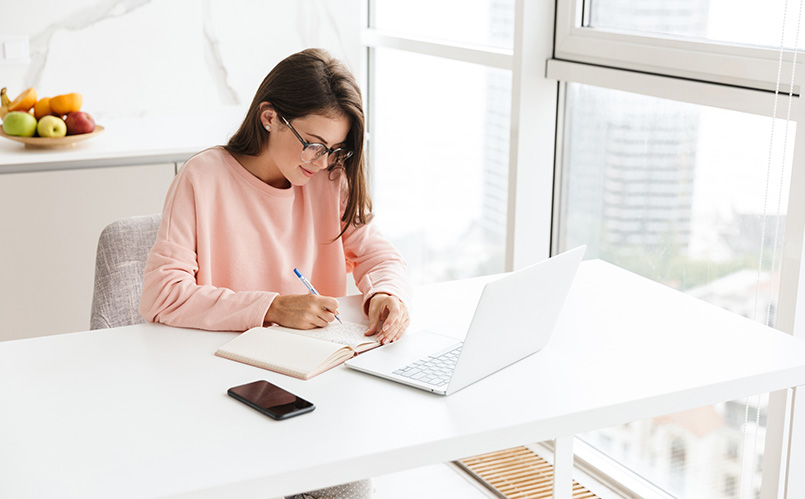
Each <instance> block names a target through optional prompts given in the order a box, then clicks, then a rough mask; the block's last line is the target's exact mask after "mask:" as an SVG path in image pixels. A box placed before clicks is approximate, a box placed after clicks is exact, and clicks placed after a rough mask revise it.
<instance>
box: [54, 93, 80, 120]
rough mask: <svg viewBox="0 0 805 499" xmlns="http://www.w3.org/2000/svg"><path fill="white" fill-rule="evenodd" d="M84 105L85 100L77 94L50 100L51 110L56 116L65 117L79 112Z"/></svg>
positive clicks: (63, 95)
mask: <svg viewBox="0 0 805 499" xmlns="http://www.w3.org/2000/svg"><path fill="white" fill-rule="evenodd" d="M83 103H84V98H83V97H81V94H77V93H75V92H74V93H71V94H62V95H57V96H56V97H53V98H51V99H50V109H52V110H53V113H54V114H59V115H65V114H69V113H73V112H75V111H79V110H80V109H81V104H83Z"/></svg>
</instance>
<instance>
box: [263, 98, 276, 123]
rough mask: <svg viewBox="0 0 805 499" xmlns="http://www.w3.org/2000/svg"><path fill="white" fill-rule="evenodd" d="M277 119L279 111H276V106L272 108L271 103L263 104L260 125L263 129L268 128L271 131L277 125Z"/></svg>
mask: <svg viewBox="0 0 805 499" xmlns="http://www.w3.org/2000/svg"><path fill="white" fill-rule="evenodd" d="M277 119H278V118H277V111H276V110H274V106H272V105H271V103H270V102H261V103H260V124H261V125H262V126H263V128H266V127H268V128H269V129H270V128H271V127H273V126H274V125H275V124H276V122H277Z"/></svg>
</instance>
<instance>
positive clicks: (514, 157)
mask: <svg viewBox="0 0 805 499" xmlns="http://www.w3.org/2000/svg"><path fill="white" fill-rule="evenodd" d="M374 3H375V1H374V0H366V8H364V9H362V19H361V26H362V28H361V46H362V48H363V49H364V50H363V54H362V58H361V75H362V78H361V85H362V87H363V92H364V95H365V96H366V108H367V109H368V112H367V127H366V129H367V141H368V148H369V153H370V157H373V156H374V154H373V152H374V150H373V147H374V146H373V144H372V139H371V137H372V135H373V126H374V119H373V109H374V107H375V102H374V92H373V91H372V85H373V84H374V83H373V79H374V76H373V71H374V67H375V63H374V58H375V53H374V49H376V48H381V47H382V48H392V49H397V50H403V51H407V52H413V53H418V54H423V55H430V56H436V57H442V58H445V59H450V60H455V61H461V62H466V63H471V64H480V65H483V66H488V67H494V68H499V69H507V70H511V72H512V102H511V123H510V130H511V132H510V133H511V136H510V140H509V172H508V190H507V214H506V219H507V222H506V248H505V255H506V257H505V263H504V270H506V271H511V270H516V269H519V268H522V267H525V266H527V265H530V264H532V263H536V262H538V261H540V260H542V259H545V258H548V257H549V256H550V249H551V223H552V215H551V210H552V203H553V201H552V200H553V185H554V172H553V165H554V145H555V137H556V99H557V93H558V84H557V83H556V82H555V81H552V80H548V79H546V78H545V68H544V61H546V60H548V59H550V58H551V57H552V55H553V30H554V19H555V11H554V7H555V6H554V4H553V2H532V1H528V0H514V5H515V16H514V23H515V26H514V42H513V47H512V49H510V50H509V49H502V48H499V47H493V46H486V45H477V44H470V43H462V42H451V41H446V40H442V39H436V38H429V37H423V36H415V35H408V34H404V33H399V32H394V31H390V30H383V29H378V28H374V27H373V26H374V24H375V23H374V19H373V13H374V10H375V7H374ZM534 61H542V63H540V64H534ZM534 110H537V112H534ZM534 137H537V140H534ZM523 158H525V159H523ZM371 180H372V179H371V176H370V182H371ZM518 215H519V216H518Z"/></svg>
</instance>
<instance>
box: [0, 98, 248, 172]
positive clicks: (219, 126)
mask: <svg viewBox="0 0 805 499" xmlns="http://www.w3.org/2000/svg"><path fill="white" fill-rule="evenodd" d="M245 114H246V110H245V108H241V107H237V108H227V109H224V110H222V111H220V112H216V113H207V114H195V115H182V116H147V117H140V118H127V119H102V118H99V119H98V120H97V123H98V124H99V125H102V126H103V127H104V128H105V130H104V132H103V133H101V134H100V135H97V136H95V137H92V138H89V139H87V140H85V141H82V142H78V143H76V144H75V145H74V146H73V147H68V148H54V149H29V148H26V147H25V145H24V144H22V143H21V142H16V141H12V140H8V139H5V138H2V137H0V174H4V173H21V172H41V171H54V170H73V169H86V168H100V167H109V166H131V165H145V164H157V163H182V162H184V161H185V160H187V159H188V158H189V157H191V156H192V155H194V154H196V153H197V152H199V151H201V150H203V149H206V148H208V147H212V146H215V145H220V144H224V143H226V141H227V140H228V139H229V137H230V136H232V135H233V134H234V133H235V132H236V131H237V129H238V127H239V126H240V123H241V121H242V120H243V117H244V116H245Z"/></svg>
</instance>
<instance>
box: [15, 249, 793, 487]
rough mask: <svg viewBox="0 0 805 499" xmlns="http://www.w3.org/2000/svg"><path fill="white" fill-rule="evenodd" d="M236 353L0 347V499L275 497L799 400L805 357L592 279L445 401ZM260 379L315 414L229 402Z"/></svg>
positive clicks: (420, 303) (170, 334)
mask: <svg viewBox="0 0 805 499" xmlns="http://www.w3.org/2000/svg"><path fill="white" fill-rule="evenodd" d="M482 282H483V279H474V280H469V281H464V282H453V283H445V284H440V285H434V286H426V287H420V288H418V289H417V290H416V303H415V307H414V317H415V323H414V324H413V325H412V329H411V331H414V330H416V329H417V328H418V327H421V326H424V325H427V326H428V327H430V328H433V329H436V330H443V331H445V332H448V333H453V334H456V335H460V332H461V331H463V330H464V329H465V328H466V325H467V324H468V323H469V320H470V312H471V311H472V309H473V308H474V301H475V298H476V297H477V295H478V293H479V292H480V285H481V283H482ZM436 305H438V306H436ZM343 308H344V305H343V304H342V309H343ZM527 316H528V311H524V314H523V317H524V320H527ZM34 320H35V319H34ZM232 337H233V334H231V333H212V332H204V331H192V330H183V329H174V328H169V327H163V326H156V325H144V326H132V327H126V328H118V329H112V330H102V331H92V332H82V333H74V334H67V335H58V336H51V337H44V338H35V339H30V340H19V341H9V342H5V343H0V497H81V498H92V497H103V498H106V497H154V496H184V497H193V498H198V497H227V498H229V497H238V498H248V497H260V498H266V497H274V496H279V495H282V494H286V493H292V492H297V491H301V490H304V489H312V488H318V487H322V486H328V485H333V484H336V483H340V482H346V481H351V480H357V479H362V478H366V477H370V476H376V475H380V474H384V473H389V472H392V471H396V470H402V469H406V468H411V467H416V466H420V465H425V464H428V463H436V462H443V461H449V460H454V459H458V458H462V457H467V456H471V455H475V454H479V453H483V452H488V451H492V450H496V449H503V448H507V447H511V446H515V445H518V444H522V443H528V442H537V441H542V440H547V439H553V438H557V437H565V436H568V435H572V434H575V433H579V432H584V431H588V430H591V429H595V428H600V427H606V426H609V425H614V424H619V423H624V422H627V421H632V420H636V419H641V418H646V417H651V416H656V415H660V414H664V413H670V412H675V411H679V410H684V409H688V408H693V407H697V406H702V405H706V404H711V403H715V402H719V401H724V400H730V399H736V398H740V397H744V396H748V395H751V394H756V393H761V392H768V391H772V390H777V389H782V388H786V387H791V386H796V385H800V384H805V342H802V341H799V340H796V339H794V338H791V337H789V336H787V335H785V334H783V333H780V332H777V331H774V330H772V329H769V328H766V327H764V326H761V325H758V324H756V323H754V322H751V321H749V320H748V319H744V318H742V317H738V316H736V315H733V314H730V313H727V312H724V311H722V310H720V309H717V308H715V307H712V306H709V305H707V304H705V303H702V302H699V301H696V300H694V299H691V298H688V297H686V296H684V295H682V294H680V293H677V292H674V291H672V290H670V289H667V288H665V287H663V286H660V285H657V284H654V283H651V282H649V281H647V280H645V279H642V278H639V277H637V276H634V275H632V274H629V273H627V272H625V271H622V270H620V269H617V268H615V267H612V266H610V265H608V264H605V263H602V262H600V261H592V262H585V263H583V264H582V268H581V270H580V273H579V275H578V277H577V281H576V283H575V285H574V288H573V291H572V292H571V296H570V298H569V302H568V304H567V305H566V307H565V309H564V311H563V314H562V317H561V318H560V321H559V324H558V325H557V329H556V331H555V336H554V338H553V339H552V341H551V343H550V344H549V346H548V347H547V348H546V349H545V350H543V351H542V352H539V353H537V354H536V355H534V356H531V357H529V358H527V359H525V360H524V361H521V362H519V363H517V364H515V365H513V366H511V367H509V368H508V369H505V370H503V371H501V372H499V373H497V374H495V375H493V376H491V377H489V378H486V379H484V380H482V381H480V382H478V383H476V384H474V385H471V386H469V387H468V388H465V389H464V390H462V391H460V392H458V393H456V394H455V395H452V396H450V397H441V396H437V395H432V394H429V393H426V392H423V391H420V390H416V389H413V388H408V387H405V386H402V385H398V384H395V383H391V382H387V381H384V380H381V379H377V378H374V377H371V376H367V375H364V374H361V373H358V372H354V371H351V370H349V369H347V368H345V367H343V366H340V367H338V368H336V369H334V370H331V371H329V372H327V373H324V374H322V375H320V376H318V377H316V378H314V379H312V380H309V381H301V380H296V379H293V378H289V377H285V376H282V375H279V374H275V373H271V372H268V371H264V370H261V369H257V368H253V367H250V366H247V365H244V364H239V363H237V362H232V361H229V360H225V359H221V358H218V357H215V356H214V355H213V352H214V351H215V349H216V348H217V347H218V346H220V345H221V344H223V343H225V342H226V341H228V340H229V339H230V338H232ZM261 378H263V379H268V380H270V381H273V382H275V383H278V384H280V385H281V386H284V387H286V388H287V389H289V390H291V391H293V392H295V393H297V394H299V395H301V396H303V397H305V398H307V399H309V400H311V401H313V402H314V403H316V404H317V409H316V410H315V411H314V412H313V413H311V414H307V415H304V416H301V417H298V418H294V419H291V420H288V421H283V422H275V421H273V420H270V419H268V418H267V417H265V416H263V415H261V414H259V413H258V412H256V411H254V410H252V409H249V408H248V407H246V406H244V405H242V404H240V403H238V402H236V401H235V400H233V399H230V398H229V397H228V396H227V395H226V390H227V388H229V387H231V386H234V385H238V384H241V383H246V382H249V381H253V380H256V379H261Z"/></svg>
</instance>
